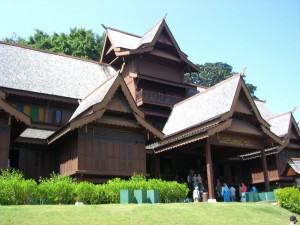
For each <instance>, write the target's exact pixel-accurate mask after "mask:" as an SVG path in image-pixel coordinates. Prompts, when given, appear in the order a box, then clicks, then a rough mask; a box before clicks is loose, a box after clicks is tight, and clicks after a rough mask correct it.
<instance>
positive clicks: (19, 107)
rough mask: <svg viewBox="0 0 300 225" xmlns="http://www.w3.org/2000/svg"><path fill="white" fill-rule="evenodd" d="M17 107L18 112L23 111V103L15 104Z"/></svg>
mask: <svg viewBox="0 0 300 225" xmlns="http://www.w3.org/2000/svg"><path fill="white" fill-rule="evenodd" d="M17 109H18V110H19V111H20V112H23V111H24V105H22V104H18V105H17Z"/></svg>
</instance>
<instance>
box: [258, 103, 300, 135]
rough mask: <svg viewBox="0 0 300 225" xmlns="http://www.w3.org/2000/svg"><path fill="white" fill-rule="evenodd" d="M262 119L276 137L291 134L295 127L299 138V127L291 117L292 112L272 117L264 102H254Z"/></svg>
mask: <svg viewBox="0 0 300 225" xmlns="http://www.w3.org/2000/svg"><path fill="white" fill-rule="evenodd" d="M255 104H256V106H257V108H258V109H259V112H260V114H261V115H262V117H263V118H264V119H265V120H266V121H267V122H268V123H269V124H270V125H271V128H270V129H271V131H272V132H273V133H274V134H276V135H277V136H278V137H284V136H286V135H288V134H289V133H290V132H291V128H292V126H294V127H295V130H296V132H297V133H298V136H299V137H300V131H299V127H298V125H297V123H296V121H295V119H294V117H293V111H289V112H285V113H282V114H279V115H273V114H272V113H271V111H270V110H269V108H268V107H267V106H266V103H265V102H264V101H258V100H255Z"/></svg>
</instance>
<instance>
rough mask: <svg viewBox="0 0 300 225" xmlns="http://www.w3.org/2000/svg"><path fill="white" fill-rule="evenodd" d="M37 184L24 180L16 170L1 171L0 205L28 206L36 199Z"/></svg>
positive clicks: (30, 180)
mask: <svg viewBox="0 0 300 225" xmlns="http://www.w3.org/2000/svg"><path fill="white" fill-rule="evenodd" d="M36 187H37V183H36V182H35V181H34V180H32V179H29V180H25V178H24V176H23V174H22V173H21V172H20V171H17V170H11V171H9V170H2V171H1V175H0V204H1V205H21V204H29V203H30V202H31V200H32V199H33V198H35V197H36V194H37V192H36V190H37V189H36Z"/></svg>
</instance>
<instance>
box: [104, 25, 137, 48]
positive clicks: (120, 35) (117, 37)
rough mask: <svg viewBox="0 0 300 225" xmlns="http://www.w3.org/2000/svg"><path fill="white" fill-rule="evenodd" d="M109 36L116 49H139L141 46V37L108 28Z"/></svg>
mask: <svg viewBox="0 0 300 225" xmlns="http://www.w3.org/2000/svg"><path fill="white" fill-rule="evenodd" d="M107 35H108V36H109V39H110V41H111V42H112V45H113V46H114V47H115V48H125V49H137V48H138V47H139V46H140V41H141V37H139V36H137V35H134V34H129V33H126V32H123V31H120V30H117V29H113V28H107Z"/></svg>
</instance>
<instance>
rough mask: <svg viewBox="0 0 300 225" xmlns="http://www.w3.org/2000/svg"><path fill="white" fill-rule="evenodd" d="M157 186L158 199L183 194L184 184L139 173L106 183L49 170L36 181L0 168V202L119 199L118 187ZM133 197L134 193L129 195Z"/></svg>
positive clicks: (144, 187) (55, 202)
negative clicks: (43, 176) (47, 173)
mask: <svg viewBox="0 0 300 225" xmlns="http://www.w3.org/2000/svg"><path fill="white" fill-rule="evenodd" d="M122 189H127V190H132V192H133V190H139V189H142V190H157V191H158V192H159V193H160V200H161V202H175V201H178V200H180V199H183V198H186V196H187V193H188V188H187V186H186V184H179V183H177V182H168V181H163V180H160V179H149V180H146V178H145V176H143V175H141V174H134V175H133V176H132V177H131V178H130V179H129V180H124V179H120V178H114V179H111V180H109V181H108V182H107V183H105V184H102V185H100V184H98V185H96V184H93V183H90V182H86V181H84V182H80V183H77V182H76V181H75V180H74V179H72V178H71V177H68V176H61V175H59V174H55V173H52V174H51V176H50V178H43V179H41V182H40V184H39V185H38V184H37V183H36V181H34V180H32V179H28V180H26V179H25V178H24V176H23V174H22V173H21V172H19V171H17V170H12V171H8V170H2V171H0V205H21V204H74V202H75V201H81V202H84V203H85V204H104V203H119V202H120V190H122ZM132 198H133V195H132Z"/></svg>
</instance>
